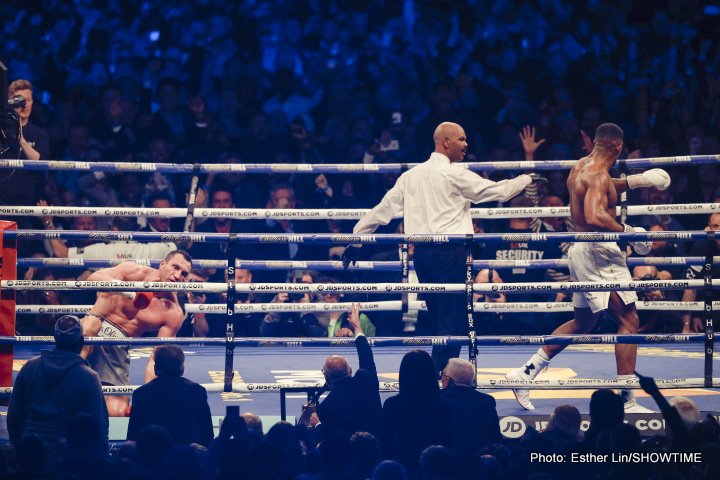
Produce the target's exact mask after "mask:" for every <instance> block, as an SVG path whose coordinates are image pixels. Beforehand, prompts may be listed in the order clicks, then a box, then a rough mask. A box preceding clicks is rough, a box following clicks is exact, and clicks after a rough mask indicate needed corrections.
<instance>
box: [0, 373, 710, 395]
mask: <svg viewBox="0 0 720 480" xmlns="http://www.w3.org/2000/svg"><path fill="white" fill-rule="evenodd" d="M704 382H705V379H703V378H668V379H663V378H656V379H655V383H657V386H658V387H659V388H661V389H676V388H707V387H706V385H705V383H704ZM202 386H203V387H204V388H205V390H206V391H207V392H208V393H220V392H223V391H224V388H223V387H224V385H223V384H222V383H205V384H202ZM139 387H140V385H121V386H107V385H106V386H103V387H102V389H103V393H104V394H105V395H132V393H133V392H134V391H135V390H136V389H138V388H139ZM322 387H323V384H321V383H244V382H236V383H233V384H232V391H233V392H236V393H266V392H279V391H280V389H284V388H307V389H319V388H322ZM717 387H720V378H717V377H715V378H713V379H712V388H717ZM477 388H480V389H487V390H507V389H510V388H528V389H532V390H557V389H562V390H595V389H598V388H614V389H636V390H637V389H640V388H641V387H640V383H639V382H638V380H637V379H631V380H616V379H604V378H568V379H560V380H556V379H552V380H551V379H547V380H545V379H542V378H539V379H535V380H507V379H505V378H497V379H489V380H485V379H483V380H478V381H477ZM399 389H400V384H399V382H380V391H381V392H397V391H399ZM12 390H13V387H0V397H9V396H10V395H11V394H12Z"/></svg>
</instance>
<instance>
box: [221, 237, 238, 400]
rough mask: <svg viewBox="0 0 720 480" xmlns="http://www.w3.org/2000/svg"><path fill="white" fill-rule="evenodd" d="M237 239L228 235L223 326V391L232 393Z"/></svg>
mask: <svg viewBox="0 0 720 480" xmlns="http://www.w3.org/2000/svg"><path fill="white" fill-rule="evenodd" d="M237 247H238V243H237V237H236V236H235V234H232V233H231V234H230V240H229V241H228V249H227V257H228V262H227V269H226V270H225V271H226V272H227V284H228V288H227V319H226V321H227V324H226V326H225V381H224V391H225V392H232V381H233V354H234V352H235V330H234V329H235V327H234V319H235V262H236V261H237Z"/></svg>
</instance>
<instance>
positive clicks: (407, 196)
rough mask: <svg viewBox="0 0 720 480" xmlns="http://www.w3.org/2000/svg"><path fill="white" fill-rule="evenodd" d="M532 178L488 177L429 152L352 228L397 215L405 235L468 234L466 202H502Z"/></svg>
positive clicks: (366, 228) (368, 228)
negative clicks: (497, 179)
mask: <svg viewBox="0 0 720 480" xmlns="http://www.w3.org/2000/svg"><path fill="white" fill-rule="evenodd" d="M531 182H532V179H531V178H530V176H529V175H519V176H517V177H516V178H513V179H510V180H502V181H500V182H493V181H492V180H488V179H486V178H483V177H481V176H480V175H478V174H476V173H474V172H472V171H470V170H468V169H467V168H465V167H463V166H461V165H458V164H454V163H451V162H450V159H449V158H448V157H446V156H445V155H443V154H442V153H437V152H433V153H432V154H431V155H430V158H429V159H428V160H427V161H426V162H424V163H421V164H420V165H418V166H416V167H413V168H411V169H410V170H408V171H407V172H405V173H403V174H402V175H400V178H398V180H397V182H396V183H395V186H394V187H393V188H391V189H390V190H389V191H388V192H387V193H386V194H385V196H384V197H383V199H382V200H381V201H380V203H379V204H377V206H376V207H375V208H373V209H372V210H370V211H369V212H368V213H366V214H365V215H364V216H363V217H362V218H361V219H360V220H359V221H358V223H357V224H356V225H355V228H353V233H355V234H362V233H371V232H374V231H375V229H376V228H377V227H378V226H380V225H387V224H388V223H389V222H390V220H392V219H393V218H395V217H397V216H403V217H404V222H405V233H407V234H411V235H414V234H433V233H435V234H467V233H473V225H472V218H471V217H470V205H471V204H473V203H483V202H490V201H494V200H498V201H507V200H509V199H511V198H512V197H514V196H515V195H517V194H518V193H520V192H522V191H523V189H524V188H525V187H526V186H527V185H528V184H530V183H531Z"/></svg>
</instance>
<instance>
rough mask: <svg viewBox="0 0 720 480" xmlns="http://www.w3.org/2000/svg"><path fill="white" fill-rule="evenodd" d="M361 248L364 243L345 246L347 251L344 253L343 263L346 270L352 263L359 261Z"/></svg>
mask: <svg viewBox="0 0 720 480" xmlns="http://www.w3.org/2000/svg"><path fill="white" fill-rule="evenodd" d="M360 248H362V245H357V246H354V245H348V246H347V247H345V251H344V252H343V254H342V264H343V268H344V269H345V270H347V269H348V267H349V266H350V265H355V264H356V263H357V261H358V259H359V258H360Z"/></svg>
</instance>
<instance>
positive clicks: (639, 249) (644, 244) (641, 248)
mask: <svg viewBox="0 0 720 480" xmlns="http://www.w3.org/2000/svg"><path fill="white" fill-rule="evenodd" d="M623 227H624V228H625V233H642V232H646V231H647V230H645V229H644V228H643V227H632V226H630V225H626V224H623ZM652 244H653V242H652V240H640V241H637V242H630V245H631V246H632V247H633V249H634V250H635V253H637V254H638V255H647V254H648V253H650V250H652Z"/></svg>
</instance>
